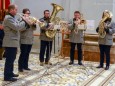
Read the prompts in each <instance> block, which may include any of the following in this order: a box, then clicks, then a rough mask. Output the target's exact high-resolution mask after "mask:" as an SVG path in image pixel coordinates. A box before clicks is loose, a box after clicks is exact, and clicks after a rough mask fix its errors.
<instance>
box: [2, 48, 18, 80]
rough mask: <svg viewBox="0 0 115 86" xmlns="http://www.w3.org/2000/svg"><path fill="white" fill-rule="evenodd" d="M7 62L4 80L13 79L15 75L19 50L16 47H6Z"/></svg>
mask: <svg viewBox="0 0 115 86" xmlns="http://www.w3.org/2000/svg"><path fill="white" fill-rule="evenodd" d="M5 51H6V61H5V67H4V78H6V79H8V78H11V77H12V75H13V69H14V61H15V59H16V53H17V48H16V47H6V48H5Z"/></svg>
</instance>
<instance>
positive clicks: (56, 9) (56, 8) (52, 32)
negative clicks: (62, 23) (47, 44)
mask: <svg viewBox="0 0 115 86" xmlns="http://www.w3.org/2000/svg"><path fill="white" fill-rule="evenodd" d="M51 5H52V6H53V11H52V14H51V17H50V22H51V23H54V24H55V22H56V21H57V20H59V19H56V18H58V17H56V15H57V13H58V12H59V11H61V10H64V9H63V8H62V7H61V6H59V5H57V4H54V3H52V4H51ZM56 32H57V30H56V29H50V28H49V29H48V30H46V31H45V34H46V36H47V37H48V38H53V37H54V36H55V34H56Z"/></svg>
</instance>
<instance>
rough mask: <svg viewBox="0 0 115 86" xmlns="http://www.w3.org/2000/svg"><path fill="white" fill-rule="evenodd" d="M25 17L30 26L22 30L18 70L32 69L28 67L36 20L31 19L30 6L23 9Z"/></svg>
mask: <svg viewBox="0 0 115 86" xmlns="http://www.w3.org/2000/svg"><path fill="white" fill-rule="evenodd" d="M22 13H23V17H24V19H25V21H26V23H28V27H27V29H25V30H21V32H20V51H21V52H20V56H19V60H18V71H19V72H23V70H28V71H29V70H31V69H30V68H29V67H28V61H29V54H30V51H31V48H32V44H33V41H34V35H33V31H34V30H36V24H35V23H36V22H33V21H31V20H30V18H29V17H30V14H31V13H30V10H29V9H28V8H25V9H23V11H22Z"/></svg>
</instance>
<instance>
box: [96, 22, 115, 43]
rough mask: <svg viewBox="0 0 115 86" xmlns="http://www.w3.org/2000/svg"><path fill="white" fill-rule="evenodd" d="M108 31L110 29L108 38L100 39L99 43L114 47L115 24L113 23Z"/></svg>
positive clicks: (107, 34)
mask: <svg viewBox="0 0 115 86" xmlns="http://www.w3.org/2000/svg"><path fill="white" fill-rule="evenodd" d="M107 29H109V33H106V36H105V37H104V38H100V37H99V39H98V43H99V44H103V45H113V34H114V33H115V23H114V22H111V24H110V26H109V27H108V28H107Z"/></svg>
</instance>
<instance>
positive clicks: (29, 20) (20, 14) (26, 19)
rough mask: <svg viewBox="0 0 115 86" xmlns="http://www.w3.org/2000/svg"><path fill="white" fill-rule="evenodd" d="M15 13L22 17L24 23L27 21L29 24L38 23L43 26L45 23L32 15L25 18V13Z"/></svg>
mask: <svg viewBox="0 0 115 86" xmlns="http://www.w3.org/2000/svg"><path fill="white" fill-rule="evenodd" d="M17 15H19V16H20V17H21V18H22V19H24V20H25V21H26V23H28V24H29V25H32V24H33V23H36V24H39V26H40V27H43V26H45V24H46V23H43V22H40V21H39V20H38V19H37V18H35V17H33V16H28V17H27V18H26V17H24V15H25V14H23V13H17Z"/></svg>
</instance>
